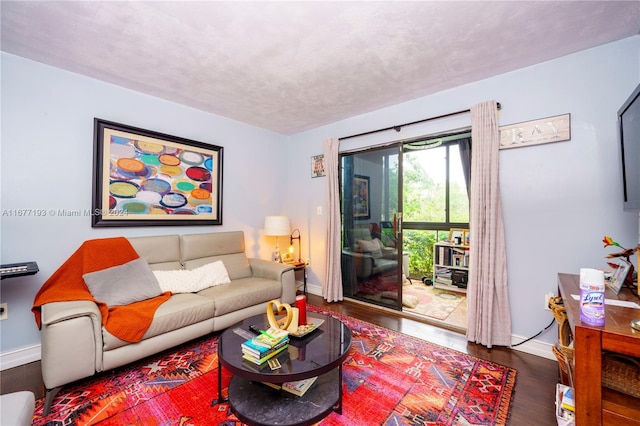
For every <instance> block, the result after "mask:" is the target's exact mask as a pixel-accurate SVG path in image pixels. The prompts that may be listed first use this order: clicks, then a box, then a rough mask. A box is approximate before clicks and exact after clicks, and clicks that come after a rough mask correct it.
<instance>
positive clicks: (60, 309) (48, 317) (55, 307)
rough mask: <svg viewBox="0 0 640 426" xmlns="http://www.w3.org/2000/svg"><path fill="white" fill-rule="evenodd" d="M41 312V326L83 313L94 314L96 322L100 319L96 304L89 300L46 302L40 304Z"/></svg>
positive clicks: (83, 314)
mask: <svg viewBox="0 0 640 426" xmlns="http://www.w3.org/2000/svg"><path fill="white" fill-rule="evenodd" d="M41 312H42V325H43V326H44V325H51V324H55V323H57V322H60V321H65V320H68V319H72V318H77V317H80V316H85V315H88V316H94V317H95V319H96V321H97V322H98V324H100V322H101V321H102V314H101V313H100V309H98V305H96V304H95V303H93V302H91V301H89V300H74V301H69V302H53V303H47V304H45V305H43V306H42V310H41Z"/></svg>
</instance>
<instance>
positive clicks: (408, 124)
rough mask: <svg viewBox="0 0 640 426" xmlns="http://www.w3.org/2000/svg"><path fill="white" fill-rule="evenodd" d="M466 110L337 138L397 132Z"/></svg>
mask: <svg viewBox="0 0 640 426" xmlns="http://www.w3.org/2000/svg"><path fill="white" fill-rule="evenodd" d="M501 109H502V105H500V102H498V111H499V110H501ZM467 112H471V109H464V110H462V111H456V112H450V113H448V114H443V115H438V116H436V117H429V118H424V119H422V120H418V121H412V122H411V123H405V124H397V125H395V126H391V127H385V128H384V129H378V130H371V131H369V132H364V133H358V134H357V135H351V136H344V137H342V138H339V139H338V140H339V141H343V140H346V139H351V138H357V137H359V136H366V135H371V134H373V133H380V132H386V131H387V130H395V131H396V132H399V131H400V130H402V128H403V127H405V126H412V125H414V124H419V123H424V122H426V121H431V120H438V119H440V118H446V117H451V116H453V115H458V114H465V113H467Z"/></svg>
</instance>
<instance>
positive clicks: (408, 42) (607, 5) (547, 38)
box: [0, 0, 640, 135]
mask: <svg viewBox="0 0 640 426" xmlns="http://www.w3.org/2000/svg"><path fill="white" fill-rule="evenodd" d="M0 7H1V9H0V13H1V19H2V20H1V48H2V50H3V51H6V52H9V53H12V54H15V55H19V56H23V57H26V58H29V59H33V60H35V61H38V62H42V63H45V64H49V65H52V66H55V67H58V68H62V69H66V70H69V71H72V72H75V73H79V74H83V75H87V76H89V77H93V78H96V79H99V80H103V81H106V82H109V83H113V84H116V85H118V86H122V87H126V88H129V89H132V90H135V91H139V92H143V93H147V94H149V95H153V96H156V97H159V98H163V99H167V100H170V101H173V102H177V103H180V104H184V105H188V106H191V107H193V108H197V109H201V110H204V111H208V112H212V113H214V114H218V115H221V116H224V117H228V118H231V119H234V120H238V121H241V122H244V123H249V124H252V125H255V126H259V127H263V128H266V129H270V130H272V131H274V132H278V133H281V134H285V135H290V134H295V133H298V132H301V131H304V130H308V129H311V128H315V127H318V126H321V125H324V124H328V123H332V122H335V121H338V120H342V119H345V118H349V117H352V116H355V115H359V114H363V113H366V112H369V111H373V110H376V109H379V108H382V107H385V106H389V105H394V104H397V103H400V102H404V101H408V100H411V99H415V98H419V97H422V96H426V95H429V94H432V93H435V92H439V91H442V90H445V89H449V88H452V87H456V86H460V85H462V84H466V83H470V82H473V81H476V80H480V79H483V78H487V77H491V76H494V75H497V74H501V73H504V72H507V71H511V70H514V69H517V68H522V67H525V66H528V65H532V64H535V63H539V62H542V61H546V60H550V59H553V58H557V57H560V56H563V55H567V54H570V53H573V52H577V51H580V50H584V49H587V48H590V47H594V46H598V45H601V44H605V43H608V42H611V41H615V40H619V39H622V38H626V37H629V36H632V35H635V34H639V33H640V2H638V1H585V2H573V1H498V2H487V1H471V2H462V1H412V2H392V1H384V2H368V1H367V2H364V1H360V2H307V1H304V2H240V1H238V2H221V1H196V2H185V1H129V2H120V1H118V2H115V1H89V2H79V1H61V2H55V1H36V2H34V1H24V2H12V1H4V0H3V1H2V3H1V6H0Z"/></svg>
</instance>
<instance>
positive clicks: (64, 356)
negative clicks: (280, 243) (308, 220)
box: [41, 231, 296, 413]
mask: <svg viewBox="0 0 640 426" xmlns="http://www.w3.org/2000/svg"><path fill="white" fill-rule="evenodd" d="M128 240H129V242H130V243H131V245H132V246H133V248H134V249H135V250H136V252H137V253H138V254H139V256H140V257H141V258H143V259H145V260H146V261H147V262H148V264H149V266H150V267H151V269H152V270H177V269H187V270H193V269H195V268H198V267H200V266H203V265H206V264H209V263H211V262H215V261H218V260H221V261H222V262H223V263H224V266H225V267H226V270H227V272H228V275H229V278H230V280H231V282H229V283H227V284H221V285H216V286H213V287H210V288H206V289H204V290H201V291H199V292H197V293H179V294H172V295H171V297H170V298H169V299H168V300H167V301H166V302H164V303H163V304H162V305H160V307H159V308H158V310H157V311H156V312H155V314H154V316H153V321H152V323H151V326H150V327H149V328H148V329H147V331H146V332H145V334H144V336H143V338H142V340H141V341H139V342H137V343H128V342H126V341H123V340H120V339H118V338H117V337H115V336H113V335H112V334H111V333H109V332H108V331H107V330H105V329H104V327H103V326H102V323H101V313H100V310H99V309H98V306H97V305H96V304H95V303H93V302H91V301H85V300H79V301H69V302H53V303H47V304H45V305H43V306H42V308H41V317H42V326H41V337H42V376H43V380H44V384H45V386H46V388H47V396H46V402H45V412H46V413H48V411H49V408H50V406H51V402H52V400H53V398H54V397H55V395H56V393H57V392H58V391H59V390H60V388H61V387H62V386H63V385H65V384H68V383H71V382H73V381H76V380H79V379H82V378H85V377H89V376H91V375H93V374H95V373H98V372H101V371H106V370H110V369H113V368H116V367H120V366H122V365H125V364H128V363H130V362H132V361H136V360H139V359H141V358H144V357H146V356H149V355H152V354H155V353H157V352H159V351H162V350H165V349H168V348H170V347H173V346H176V345H179V344H181V343H184V342H187V341H189V340H192V339H194V338H197V337H200V336H203V335H206V334H208V333H211V332H215V331H218V330H222V329H224V328H227V327H229V326H230V325H232V324H234V323H236V322H238V321H240V320H243V319H245V318H247V317H249V316H253V315H257V314H259V313H263V312H265V309H266V304H267V302H269V301H270V300H273V299H280V301H281V302H283V303H294V302H295V295H296V283H295V276H294V272H293V267H292V266H289V265H286V264H281V263H275V262H271V261H267V260H263V259H250V258H248V257H247V256H246V254H245V245H244V233H243V232H241V231H236V232H220V233H204V234H190V235H166V236H150V237H136V238H128Z"/></svg>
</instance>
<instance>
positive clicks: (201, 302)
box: [102, 284, 226, 351]
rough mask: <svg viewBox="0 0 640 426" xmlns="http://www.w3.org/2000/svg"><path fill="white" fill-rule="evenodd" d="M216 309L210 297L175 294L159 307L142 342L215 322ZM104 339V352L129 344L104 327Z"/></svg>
mask: <svg viewBox="0 0 640 426" xmlns="http://www.w3.org/2000/svg"><path fill="white" fill-rule="evenodd" d="M225 285H226V284H225ZM214 307H215V302H214V301H213V300H212V299H210V298H208V297H202V296H199V295H198V294H194V293H181V294H174V295H172V296H171V297H170V298H169V300H167V301H166V302H164V303H163V304H162V305H160V307H158V310H157V311H156V313H155V315H154V316H153V321H152V322H151V325H150V326H149V328H148V329H147V331H146V332H145V333H144V336H142V340H145V339H149V338H151V337H154V336H158V335H160V334H164V333H168V332H170V331H173V330H177V329H180V328H183V327H186V326H189V325H191V324H197V323H199V322H202V321H207V320H209V321H212V322H213V312H214ZM102 337H103V341H104V343H103V350H105V351H108V350H112V349H116V348H119V347H121V346H126V345H128V344H129V343H127V342H125V341H124V340H121V339H118V338H117V337H115V336H113V335H112V334H111V333H109V332H108V331H107V330H105V329H104V327H103V328H102Z"/></svg>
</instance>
